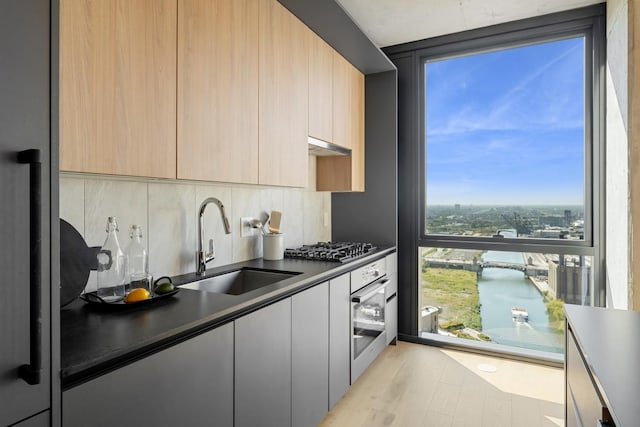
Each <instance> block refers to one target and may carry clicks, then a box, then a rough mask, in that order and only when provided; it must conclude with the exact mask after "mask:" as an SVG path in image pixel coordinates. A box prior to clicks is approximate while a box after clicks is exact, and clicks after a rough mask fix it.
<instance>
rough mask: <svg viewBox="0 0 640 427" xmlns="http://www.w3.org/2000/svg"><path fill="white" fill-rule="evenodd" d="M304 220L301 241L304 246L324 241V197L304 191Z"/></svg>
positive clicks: (320, 194)
mask: <svg viewBox="0 0 640 427" xmlns="http://www.w3.org/2000/svg"><path fill="white" fill-rule="evenodd" d="M303 202H304V207H303V210H304V214H303V217H304V220H303V227H304V228H303V233H302V235H303V241H304V242H305V243H306V244H310V243H316V242H321V241H326V240H327V239H326V238H325V237H326V234H327V233H326V231H325V227H324V226H323V214H324V195H323V194H322V193H316V192H312V191H305V192H304V196H303Z"/></svg>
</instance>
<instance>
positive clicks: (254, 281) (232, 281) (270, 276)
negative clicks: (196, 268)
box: [178, 268, 301, 295]
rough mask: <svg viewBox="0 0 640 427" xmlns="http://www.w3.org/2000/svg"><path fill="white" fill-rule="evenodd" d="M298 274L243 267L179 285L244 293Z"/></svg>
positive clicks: (221, 291) (186, 287) (197, 288)
mask: <svg viewBox="0 0 640 427" xmlns="http://www.w3.org/2000/svg"><path fill="white" fill-rule="evenodd" d="M298 274H301V273H297V272H290V271H270V270H260V269H253V268H242V269H240V270H234V271H230V272H228V273H223V274H220V275H218V276H213V277H208V278H206V279H202V280H199V281H197V282H191V283H187V284H184V285H180V286H178V287H180V288H185V289H195V290H198V291H205V292H215V293H219V294H227V295H242V294H244V293H247V292H251V291H255V290H256V289H260V288H262V287H264V286H267V285H271V284H273V283H276V282H280V281H282V280H285V279H288V278H290V277H293V276H296V275H298Z"/></svg>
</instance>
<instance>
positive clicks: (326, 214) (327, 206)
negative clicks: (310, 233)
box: [320, 192, 331, 242]
mask: <svg viewBox="0 0 640 427" xmlns="http://www.w3.org/2000/svg"><path fill="white" fill-rule="evenodd" d="M320 194H322V206H323V210H322V218H321V220H320V221H321V224H320V227H321V229H322V240H323V241H325V242H329V241H331V193H330V192H323V193H320ZM325 220H326V222H325Z"/></svg>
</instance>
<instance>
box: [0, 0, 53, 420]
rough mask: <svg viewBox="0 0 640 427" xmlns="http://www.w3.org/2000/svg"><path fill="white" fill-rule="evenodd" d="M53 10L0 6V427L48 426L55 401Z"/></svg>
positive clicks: (44, 3)
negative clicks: (14, 425) (0, 280)
mask: <svg viewBox="0 0 640 427" xmlns="http://www.w3.org/2000/svg"><path fill="white" fill-rule="evenodd" d="M51 9H52V6H51V2H50V1H49V0H2V1H0V242H1V244H2V248H1V249H0V272H1V274H2V283H0V425H2V426H6V425H11V424H14V423H20V424H18V425H29V426H42V425H50V424H51V408H52V403H51V402H52V397H53V398H54V399H57V397H54V396H53V393H54V391H52V390H55V389H56V386H57V381H55V380H54V382H53V383H52V375H51V374H52V371H55V370H57V369H56V366H55V365H56V364H57V357H56V356H55V355H54V357H53V358H52V339H51V336H52V335H51V332H52V327H51V325H52V322H51V315H52V310H51V307H52V304H51V301H52V293H53V292H52V290H55V289H56V288H57V287H56V286H52V275H51V259H52V251H51V246H52V238H51V218H52V216H55V218H56V221H57V213H56V215H52V208H51V206H52V204H51V196H52V194H55V197H57V190H55V187H56V184H55V183H57V179H55V180H54V181H53V182H54V185H53V186H52V184H51V182H52V181H51V177H52V169H54V170H55V173H56V175H57V168H56V167H55V166H54V167H53V168H52V166H51V161H50V158H51V152H52V151H51V134H52V132H51V87H50V76H51V70H50V64H51V18H50V17H51ZM37 150H39V151H37ZM20 152H22V154H20V155H19V154H18V153H20ZM52 190H53V191H52ZM55 206H57V204H55ZM53 240H55V239H53ZM56 271H57V269H56ZM54 292H56V291H54ZM56 295H57V294H56ZM56 295H53V297H54V299H55V298H57V296H56ZM56 301H57V300H56ZM53 347H54V348H56V347H57V343H56V344H55V345H54V346H53ZM52 360H53V364H54V366H52ZM58 390H59V389H58ZM54 424H56V423H55V422H54Z"/></svg>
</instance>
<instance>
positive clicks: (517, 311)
mask: <svg viewBox="0 0 640 427" xmlns="http://www.w3.org/2000/svg"><path fill="white" fill-rule="evenodd" d="M511 318H512V319H513V320H515V321H516V322H528V321H529V313H528V312H527V310H525V309H524V308H518V307H515V308H512V309H511Z"/></svg>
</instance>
